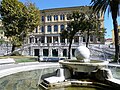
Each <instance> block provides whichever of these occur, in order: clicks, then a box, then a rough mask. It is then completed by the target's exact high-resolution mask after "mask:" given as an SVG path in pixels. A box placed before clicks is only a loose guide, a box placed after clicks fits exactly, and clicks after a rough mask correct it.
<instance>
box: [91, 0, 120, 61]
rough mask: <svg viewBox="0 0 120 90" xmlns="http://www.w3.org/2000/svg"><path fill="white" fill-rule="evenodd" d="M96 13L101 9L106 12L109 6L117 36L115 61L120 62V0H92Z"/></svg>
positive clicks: (115, 35) (115, 36)
mask: <svg viewBox="0 0 120 90" xmlns="http://www.w3.org/2000/svg"><path fill="white" fill-rule="evenodd" d="M91 4H92V6H93V10H94V11H95V13H99V12H100V11H101V12H102V14H104V13H105V12H106V10H107V8H109V11H110V12H111V15H112V19H113V27H114V38H115V61H117V62H119V36H118V24H117V16H118V15H120V0H91Z"/></svg>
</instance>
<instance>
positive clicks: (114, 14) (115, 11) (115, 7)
mask: <svg viewBox="0 0 120 90" xmlns="http://www.w3.org/2000/svg"><path fill="white" fill-rule="evenodd" d="M110 8H111V12H112V19H113V26H114V40H115V61H117V62H118V63H119V36H118V33H119V32H118V24H117V15H118V8H119V3H118V2H115V1H113V0H111V1H110Z"/></svg>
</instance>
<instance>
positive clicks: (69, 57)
mask: <svg viewBox="0 0 120 90" xmlns="http://www.w3.org/2000/svg"><path fill="white" fill-rule="evenodd" d="M72 40H73V38H72V39H70V41H69V42H70V44H69V49H68V59H71V55H70V53H71V45H72Z"/></svg>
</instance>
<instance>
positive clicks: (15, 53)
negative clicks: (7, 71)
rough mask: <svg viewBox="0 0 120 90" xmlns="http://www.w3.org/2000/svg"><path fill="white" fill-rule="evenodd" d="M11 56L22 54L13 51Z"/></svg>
mask: <svg viewBox="0 0 120 90" xmlns="http://www.w3.org/2000/svg"><path fill="white" fill-rule="evenodd" d="M11 56H22V55H21V54H20V53H19V52H18V51H15V52H13V53H12V54H11Z"/></svg>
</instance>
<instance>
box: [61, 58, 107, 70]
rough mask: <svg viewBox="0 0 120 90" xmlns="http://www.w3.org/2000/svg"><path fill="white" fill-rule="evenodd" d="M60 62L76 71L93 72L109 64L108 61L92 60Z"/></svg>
mask: <svg viewBox="0 0 120 90" xmlns="http://www.w3.org/2000/svg"><path fill="white" fill-rule="evenodd" d="M59 63H60V64H61V65H63V66H65V67H67V68H71V69H73V71H75V72H93V71H96V70H98V69H100V68H104V67H106V66H107V65H108V63H109V62H108V61H98V60H91V61H90V62H86V63H83V62H79V61H78V60H69V59H68V60H60V61H59Z"/></svg>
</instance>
